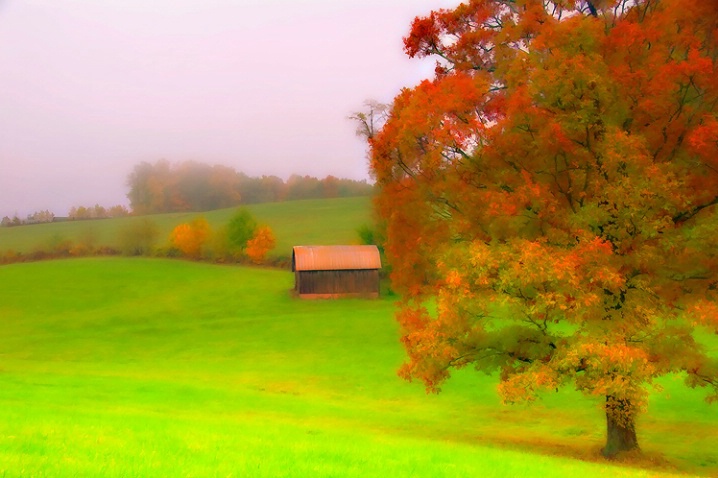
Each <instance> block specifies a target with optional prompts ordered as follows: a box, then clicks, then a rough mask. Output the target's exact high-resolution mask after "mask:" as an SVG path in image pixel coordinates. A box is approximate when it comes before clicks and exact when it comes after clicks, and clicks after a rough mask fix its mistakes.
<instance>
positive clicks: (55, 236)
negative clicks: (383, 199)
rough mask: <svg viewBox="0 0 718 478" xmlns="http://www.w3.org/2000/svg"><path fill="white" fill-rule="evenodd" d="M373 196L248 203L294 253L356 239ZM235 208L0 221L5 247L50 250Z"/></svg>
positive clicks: (215, 219) (221, 218)
mask: <svg viewBox="0 0 718 478" xmlns="http://www.w3.org/2000/svg"><path fill="white" fill-rule="evenodd" d="M370 201H371V199H370V198H369V197H353V198H338V199H310V200H304V201H287V202H279V203H265V204H254V205H249V206H246V207H247V209H249V211H250V212H251V213H252V214H253V215H254V216H255V217H256V218H257V220H258V221H259V222H260V223H262V224H267V225H268V226H270V227H271V228H272V229H273V231H274V234H275V236H276V238H277V247H276V249H275V250H274V251H273V252H272V253H271V254H270V255H273V256H275V257H289V256H291V250H292V246H295V245H329V244H355V243H357V241H358V235H357V233H356V229H357V228H358V227H359V226H361V225H362V224H370V223H371V213H370V207H369V204H370ZM235 210H236V208H229V209H220V210H217V211H208V212H204V213H174V214H157V215H150V216H143V217H142V218H135V217H126V218H115V219H102V220H95V221H69V222H59V223H49V224H36V225H28V226H20V227H0V253H2V252H4V251H8V250H12V251H15V252H21V253H28V252H32V251H34V250H37V249H41V250H49V249H51V245H52V244H53V243H57V242H59V241H61V240H69V241H72V242H73V243H75V242H78V241H81V240H91V241H92V242H94V245H95V246H110V247H114V248H118V247H119V241H118V237H119V233H120V231H121V230H122V229H123V228H124V227H126V226H127V225H128V224H129V223H130V222H132V221H137V220H141V219H144V218H147V219H150V220H151V221H153V222H154V223H156V224H157V227H158V229H159V231H160V234H159V241H158V245H163V244H164V243H166V242H167V238H168V237H169V235H170V232H172V229H173V228H174V227H175V226H177V225H178V224H181V223H183V222H189V221H191V220H192V219H193V218H195V217H197V216H204V217H205V218H206V219H207V221H208V222H209V223H210V225H211V226H212V227H213V228H219V227H222V226H224V225H225V224H226V223H227V222H228V221H229V219H230V217H231V216H232V214H233V212H234V211H235Z"/></svg>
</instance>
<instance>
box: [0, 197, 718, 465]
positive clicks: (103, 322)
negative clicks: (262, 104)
mask: <svg viewBox="0 0 718 478" xmlns="http://www.w3.org/2000/svg"><path fill="white" fill-rule="evenodd" d="M267 207H268V206H267ZM257 216H260V213H259V212H257ZM267 221H268V222H269V219H267ZM34 227H38V226H34ZM287 227H288V228H289V226H287ZM292 280H293V279H292V275H291V273H289V272H284V271H278V270H267V269H253V268H242V267H232V266H217V265H210V264H201V263H191V262H186V261H172V260H164V259H128V258H87V259H72V260H58V261H46V262H36V263H26V264H12V265H6V266H2V267H0V291H1V292H0V320H1V321H2V333H0V476H4V477H16V476H36V477H40V476H53V477H54V476H109V477H115V476H116V477H119V476H123V477H126V476H131V477H132V476H137V477H140V476H141V477H144V476H158V477H159V476H163V477H164V476H188V477H189V476H195V477H205V476H209V477H215V476H216V477H229V476H232V477H237V476H248V477H262V476H267V477H269V476H272V477H274V476H292V477H304V476H307V477H330V476H332V477H335V476H336V477H340V476H362V477H364V476H381V477H384V476H389V477H403V476H406V477H410V476H411V477H466V476H477V477H478V476H481V477H505V476H517V477H523V476H541V477H544V476H572V477H573V476H582V477H586V478H588V477H594V476H595V477H598V476H600V477H606V476H628V477H649V476H651V477H653V476H656V477H662V476H674V475H684V474H693V475H700V476H715V475H718V448H717V447H716V444H718V409H716V408H710V407H709V406H708V405H706V404H705V403H704V402H703V401H702V396H703V395H702V393H701V392H700V391H694V390H689V389H686V388H684V387H683V386H682V385H681V384H680V380H679V377H676V378H674V377H668V378H667V379H665V380H663V382H662V383H663V385H664V386H665V390H664V391H663V392H661V393H655V394H654V396H653V397H652V401H651V404H650V409H649V412H648V413H647V414H646V415H644V416H643V417H642V418H641V420H640V421H639V435H640V436H639V438H640V440H641V444H642V447H643V450H644V455H645V456H644V458H640V459H635V458H634V459H631V460H628V462H625V463H606V462H604V461H603V460H602V459H601V458H600V457H599V448H600V446H601V444H602V442H603V435H604V428H603V427H604V420H603V418H602V415H601V412H600V410H599V407H598V403H597V402H594V401H591V400H589V399H586V398H584V397H582V396H580V395H578V394H576V393H573V392H571V391H562V392H560V393H556V394H550V395H547V396H546V397H545V399H544V400H542V401H541V402H540V403H538V404H536V405H535V406H531V407H525V406H513V407H508V406H503V405H501V404H500V403H499V400H498V397H497V396H496V393H495V379H494V378H492V377H487V376H482V375H477V374H475V373H473V372H471V371H465V372H462V373H459V374H456V376H455V377H454V378H452V380H450V381H449V382H448V383H447V385H446V387H445V389H444V391H443V392H442V393H441V394H439V395H426V394H425V393H424V391H423V388H422V387H421V386H420V385H419V384H409V383H405V382H403V381H401V380H400V379H398V378H397V377H396V374H395V371H396V369H397V367H398V365H399V364H400V363H401V361H402V356H403V352H402V350H401V347H400V345H399V343H398V332H397V326H396V323H395V321H394V320H393V317H392V314H393V304H392V302H391V300H388V299H385V300H376V301H360V300H340V301H301V300H296V299H293V298H292V297H291V296H290V294H289V289H290V288H291V286H292Z"/></svg>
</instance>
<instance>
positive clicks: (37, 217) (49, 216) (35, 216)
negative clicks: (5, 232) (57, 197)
mask: <svg viewBox="0 0 718 478" xmlns="http://www.w3.org/2000/svg"><path fill="white" fill-rule="evenodd" d="M54 219H55V214H53V213H51V212H50V211H48V210H47V209H46V210H44V211H37V212H34V213H32V214H28V215H27V218H26V219H20V218H19V217H18V216H17V214H15V215H14V216H13V217H12V219H11V218H9V217H8V216H5V217H3V218H2V221H0V225H2V226H3V227H12V226H22V225H23V224H41V223H43V222H52V221H53V220H54Z"/></svg>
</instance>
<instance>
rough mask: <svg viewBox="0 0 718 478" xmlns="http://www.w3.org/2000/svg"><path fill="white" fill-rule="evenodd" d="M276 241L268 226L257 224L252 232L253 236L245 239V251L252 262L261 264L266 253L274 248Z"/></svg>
mask: <svg viewBox="0 0 718 478" xmlns="http://www.w3.org/2000/svg"><path fill="white" fill-rule="evenodd" d="M276 242H277V241H276V240H275V238H274V233H273V232H272V229H271V228H270V227H269V226H259V227H257V230H256V231H255V232H254V236H252V238H251V239H250V240H249V241H247V248H246V249H245V252H246V254H247V256H248V257H249V258H250V259H251V260H252V262H254V263H255V264H261V263H262V262H263V261H264V258H265V257H266V255H267V253H268V252H269V251H271V250H272V249H274V247H275V245H276Z"/></svg>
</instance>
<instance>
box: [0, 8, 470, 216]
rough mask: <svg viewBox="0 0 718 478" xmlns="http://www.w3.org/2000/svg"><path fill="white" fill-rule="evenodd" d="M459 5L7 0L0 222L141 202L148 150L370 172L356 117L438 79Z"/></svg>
mask: <svg viewBox="0 0 718 478" xmlns="http://www.w3.org/2000/svg"><path fill="white" fill-rule="evenodd" d="M457 3H458V1H451V0H293V1H287V0H285V1H282V0H203V1H201V2H199V1H196V0H192V1H190V0H171V1H170V0H153V1H152V2H148V1H146V0H63V1H58V0H0V217H1V216H4V215H9V216H12V215H13V214H18V215H19V216H20V217H24V216H25V215H26V214H28V213H31V212H34V211H37V210H41V209H49V210H50V211H51V212H54V213H55V214H56V215H58V216H62V215H66V214H67V211H68V210H69V208H70V207H72V206H79V205H94V204H95V203H99V204H100V205H103V206H111V205H114V204H127V198H126V197H125V194H126V192H127V188H126V186H125V179H126V177H127V175H128V174H129V172H130V171H131V170H132V168H133V166H134V165H135V164H137V163H139V162H141V161H150V162H154V161H156V160H159V159H167V160H170V161H184V160H197V161H202V162H207V163H210V164H215V163H219V164H224V165H228V166H231V167H233V168H235V169H237V170H239V171H243V172H245V173H247V174H250V175H262V174H275V175H278V176H280V177H282V178H286V177H288V176H289V175H290V174H292V173H297V174H302V175H305V174H309V175H313V176H318V177H323V176H326V175H329V174H331V175H334V176H340V177H347V178H352V179H362V178H369V174H368V171H367V164H366V157H365V153H366V147H365V145H364V143H363V142H362V141H361V140H360V139H359V138H357V137H356V136H355V135H354V129H355V127H354V125H353V124H352V123H351V122H350V121H349V120H347V119H346V117H347V116H348V115H349V114H351V113H352V112H353V111H356V110H358V109H360V108H361V106H362V103H363V102H364V100H366V99H368V98H374V99H377V100H379V101H390V100H391V99H392V98H393V97H394V96H395V95H396V94H397V93H398V91H399V89H400V88H401V87H402V86H410V85H414V84H416V83H417V82H418V81H420V80H421V79H423V78H426V77H429V76H430V74H431V72H432V70H433V64H432V62H431V61H429V60H423V61H421V60H416V59H414V60H411V59H409V58H408V57H406V55H404V53H403V44H402V37H403V36H405V35H406V34H407V33H408V31H409V27H410V24H411V20H412V19H413V18H414V17H415V16H417V15H423V14H427V13H428V12H429V11H430V10H432V9H436V8H441V7H449V6H453V5H455V4H457Z"/></svg>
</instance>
